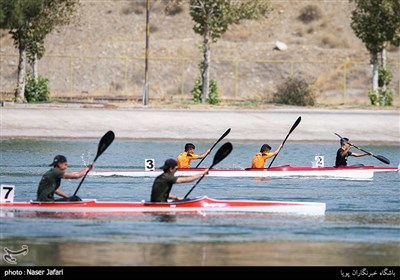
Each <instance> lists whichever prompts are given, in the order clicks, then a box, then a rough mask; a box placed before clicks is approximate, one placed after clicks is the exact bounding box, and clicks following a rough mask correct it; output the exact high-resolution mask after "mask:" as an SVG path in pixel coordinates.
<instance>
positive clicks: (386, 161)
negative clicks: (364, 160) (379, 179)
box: [373, 155, 390, 164]
mask: <svg viewBox="0 0 400 280" xmlns="http://www.w3.org/2000/svg"><path fill="white" fill-rule="evenodd" d="M373 157H374V158H376V159H379V160H380V161H382V162H383V163H386V164H390V160H388V159H387V158H385V157H384V156H380V155H374V156H373Z"/></svg>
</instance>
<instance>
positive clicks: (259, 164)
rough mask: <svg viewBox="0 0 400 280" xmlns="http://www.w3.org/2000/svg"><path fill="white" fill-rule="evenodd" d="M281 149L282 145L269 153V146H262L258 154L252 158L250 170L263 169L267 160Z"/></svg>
mask: <svg viewBox="0 0 400 280" xmlns="http://www.w3.org/2000/svg"><path fill="white" fill-rule="evenodd" d="M281 149H282V144H280V145H279V147H278V148H277V149H276V150H275V151H274V152H271V146H270V145H268V144H264V145H262V146H261V149H260V152H259V153H257V154H256V155H255V156H254V157H253V161H252V163H251V168H265V167H264V166H265V162H266V161H267V159H269V158H271V157H273V156H274V155H276V154H278V153H279V151H280V150H281Z"/></svg>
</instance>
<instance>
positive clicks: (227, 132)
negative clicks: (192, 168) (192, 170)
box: [196, 128, 231, 168]
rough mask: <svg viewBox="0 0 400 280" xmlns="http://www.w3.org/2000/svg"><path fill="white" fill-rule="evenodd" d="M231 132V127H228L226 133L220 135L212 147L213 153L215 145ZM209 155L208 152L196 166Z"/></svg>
mask: <svg viewBox="0 0 400 280" xmlns="http://www.w3.org/2000/svg"><path fill="white" fill-rule="evenodd" d="M229 132H231V129H230V128H228V130H227V131H225V133H224V134H222V136H221V137H219V139H218V140H217V142H215V144H214V145H213V146H212V147H211V149H210V153H211V150H212V149H214V147H215V146H216V145H217V144H218V143H219V142H220V141H221V140H222V139H224V138H225V136H226V135H228V134H229ZM207 156H208V154H207V155H206V156H205V157H203V158H202V159H201V161H200V162H199V163H198V164H197V165H196V168H197V167H199V165H200V164H201V163H202V162H203V160H204V159H205V158H206V157H207Z"/></svg>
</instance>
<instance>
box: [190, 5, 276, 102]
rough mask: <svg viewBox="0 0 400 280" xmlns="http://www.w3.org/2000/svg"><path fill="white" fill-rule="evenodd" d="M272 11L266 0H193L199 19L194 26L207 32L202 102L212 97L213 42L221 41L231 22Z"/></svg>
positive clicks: (201, 32)
mask: <svg viewBox="0 0 400 280" xmlns="http://www.w3.org/2000/svg"><path fill="white" fill-rule="evenodd" d="M269 11H270V8H269V3H268V1H266V0H247V1H245V0H236V1H235V0H190V15H191V17H192V20H193V21H194V22H195V25H194V27H193V30H194V32H195V33H197V34H199V35H201V36H203V44H202V51H203V57H204V59H203V61H202V63H201V67H200V68H201V81H202V91H201V92H202V93H201V102H202V103H205V102H206V100H207V98H208V90H209V84H210V79H209V76H210V75H209V68H210V60H211V43H215V42H217V40H218V39H219V38H220V37H221V36H222V35H223V34H224V33H225V32H226V31H227V30H228V28H229V26H230V25H232V24H240V22H241V21H242V20H246V19H247V20H258V19H261V18H265V17H267V14H268V12H269Z"/></svg>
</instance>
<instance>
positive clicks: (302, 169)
mask: <svg viewBox="0 0 400 280" xmlns="http://www.w3.org/2000/svg"><path fill="white" fill-rule="evenodd" d="M204 170H205V168H187V169H178V171H177V172H176V173H175V175H176V176H192V175H196V174H197V173H199V172H202V171H204ZM391 171H398V167H380V166H344V167H338V168H336V167H311V166H298V167H295V166H291V165H285V166H279V167H271V168H264V169H251V168H246V169H239V168H237V169H217V168H213V169H210V171H209V173H208V175H207V176H215V177H274V178H286V177H316V178H337V179H354V180H363V179H364V180H368V179H372V178H373V177H374V172H391ZM162 172H163V171H162V170H160V169H158V170H152V171H145V170H139V169H137V170H129V169H126V170H95V171H93V172H91V173H89V174H90V175H92V176H128V177H156V176H158V175H160V174H161V173H162Z"/></svg>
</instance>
